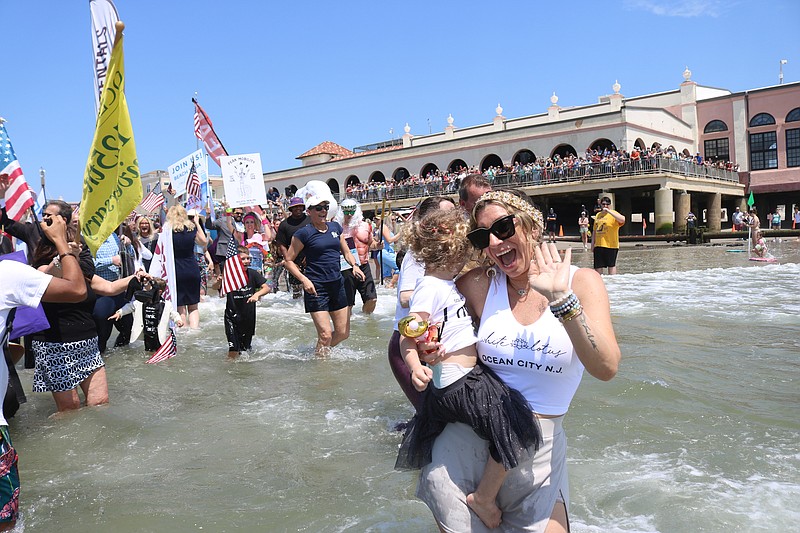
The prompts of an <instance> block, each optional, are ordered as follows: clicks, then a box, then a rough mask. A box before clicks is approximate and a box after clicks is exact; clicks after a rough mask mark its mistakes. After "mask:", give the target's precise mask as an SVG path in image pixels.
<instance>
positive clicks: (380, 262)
mask: <svg viewBox="0 0 800 533" xmlns="http://www.w3.org/2000/svg"><path fill="white" fill-rule="evenodd" d="M384 218H386V198H384V199H383V203H382V204H381V232H380V238H379V239H378V243H380V245H381V249H380V250H379V251H378V270H380V272H381V286H383V220H384Z"/></svg>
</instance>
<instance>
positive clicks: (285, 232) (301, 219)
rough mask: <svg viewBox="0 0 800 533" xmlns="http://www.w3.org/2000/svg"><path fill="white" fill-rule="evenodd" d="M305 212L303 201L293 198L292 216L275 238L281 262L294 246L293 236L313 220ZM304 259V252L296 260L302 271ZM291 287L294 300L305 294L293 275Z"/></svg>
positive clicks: (282, 224) (279, 227)
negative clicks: (290, 247) (291, 246)
mask: <svg viewBox="0 0 800 533" xmlns="http://www.w3.org/2000/svg"><path fill="white" fill-rule="evenodd" d="M305 210H306V207H305V205H304V204H303V199H302V198H298V197H297V196H294V197H292V199H291V201H290V202H289V213H290V216H289V218H287V219H286V220H284V221H283V222H281V224H280V226H278V234H277V235H276V236H275V244H277V245H278V252H279V253H280V254H281V260H282V259H283V258H284V257H286V252H287V251H289V246H290V245H291V244H292V235H294V234H295V232H296V231H297V230H299V229H300V228H302V227H305V226H307V225H309V224H310V223H311V219H310V218H309V217H308V215H306V213H305ZM304 259H305V255H304V254H303V253H302V252H301V253H300V254H299V255H298V256H297V259H295V263H297V264H298V265H299V267H300V270H301V271H302V269H303V265H302V263H303V261H304ZM289 285H290V286H291V287H292V298H294V299H295V300H296V299H298V298H300V296H301V295H302V294H303V291H302V284H301V283H300V281H299V280H298V279H296V278H295V277H294V276H292V275H291V274H289Z"/></svg>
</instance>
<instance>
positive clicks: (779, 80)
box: [778, 59, 789, 85]
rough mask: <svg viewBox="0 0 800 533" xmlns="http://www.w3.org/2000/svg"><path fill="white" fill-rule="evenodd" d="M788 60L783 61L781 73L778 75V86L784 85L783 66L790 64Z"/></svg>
mask: <svg viewBox="0 0 800 533" xmlns="http://www.w3.org/2000/svg"><path fill="white" fill-rule="evenodd" d="M788 62H789V60H788V59H781V66H780V73H779V74H778V84H779V85H781V84H783V66H784V65H785V64H786V63H788Z"/></svg>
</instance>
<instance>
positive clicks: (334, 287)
mask: <svg viewBox="0 0 800 533" xmlns="http://www.w3.org/2000/svg"><path fill="white" fill-rule="evenodd" d="M314 287H315V288H316V289H317V295H316V296H314V295H313V294H309V293H307V292H303V303H305V307H306V313H314V312H316V311H329V312H330V311H338V310H339V309H344V308H345V307H347V295H346V294H345V292H344V278H342V277H340V278H339V279H338V280H336V281H329V282H326V283H319V282H314Z"/></svg>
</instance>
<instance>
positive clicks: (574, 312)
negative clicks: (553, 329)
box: [561, 304, 583, 324]
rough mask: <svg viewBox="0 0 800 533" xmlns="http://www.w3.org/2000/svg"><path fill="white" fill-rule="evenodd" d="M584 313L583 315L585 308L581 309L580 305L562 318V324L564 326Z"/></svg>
mask: <svg viewBox="0 0 800 533" xmlns="http://www.w3.org/2000/svg"><path fill="white" fill-rule="evenodd" d="M582 313H583V307H581V305H580V304H578V306H577V307H575V308H574V309H572V310H570V311H569V312H568V313H567V314H566V315H564V316H562V317H561V323H562V324H563V323H564V322H567V321H568V320H572V319H573V318H575V317H576V316H578V315H580V314H582Z"/></svg>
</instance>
